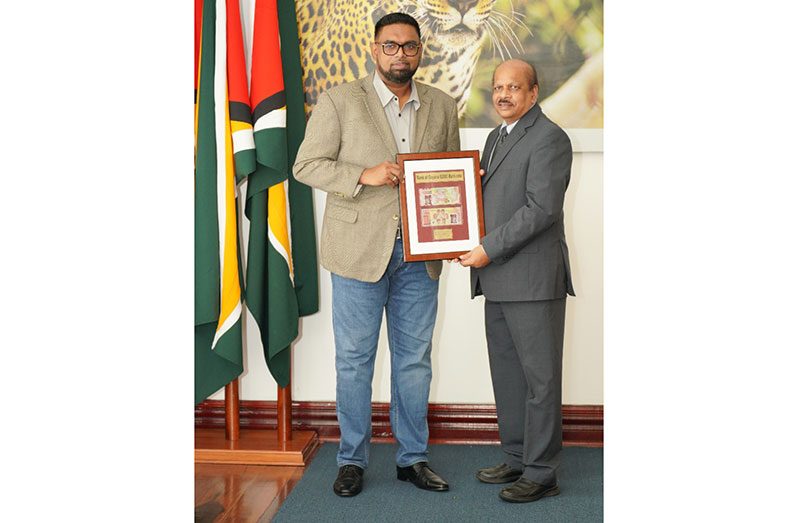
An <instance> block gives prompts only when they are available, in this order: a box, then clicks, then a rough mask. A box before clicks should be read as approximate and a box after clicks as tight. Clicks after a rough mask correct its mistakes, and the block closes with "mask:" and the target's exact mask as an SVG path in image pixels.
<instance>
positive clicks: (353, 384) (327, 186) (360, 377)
mask: <svg viewBox="0 0 798 523" xmlns="http://www.w3.org/2000/svg"><path fill="white" fill-rule="evenodd" d="M374 32H375V35H374V40H375V42H374V43H372V45H371V54H372V58H373V59H374V63H375V64H376V66H377V67H376V71H375V73H374V74H373V75H370V76H367V77H365V78H361V79H359V80H356V81H353V82H349V83H346V84H343V85H340V86H336V87H333V88H331V89H329V90H328V91H326V92H324V93H322V94H321V95H320V96H319V100H318V102H317V104H316V106H315V108H314V110H313V114H312V116H311V118H310V120H309V122H308V127H307V131H306V133H305V140H304V142H303V143H302V145H301V147H300V148H299V152H298V154H297V159H296V163H295V164H294V176H295V177H296V179H297V180H299V181H301V182H303V183H306V184H308V185H310V186H312V187H315V188H317V189H321V190H322V191H325V192H326V193H327V204H326V209H325V212H324V223H323V226H322V237H321V264H322V266H324V268H326V269H327V270H329V271H330V272H331V273H332V289H333V294H332V308H333V332H334V335H335V370H336V411H337V414H338V423H339V425H340V428H341V443H340V446H339V450H338V455H337V462H338V467H339V469H338V476H337V478H336V480H335V482H334V484H333V490H334V491H335V493H336V494H338V495H339V496H354V495H357V494H358V493H359V492H360V491H361V488H362V483H363V472H364V470H365V469H366V468H367V466H368V448H369V439H370V436H371V382H372V378H373V374H374V360H375V356H376V352H377V341H378V337H379V332H380V327H381V323H382V315H383V311H384V312H385V315H386V318H387V323H388V342H389V347H390V353H391V409H390V416H391V427H392V429H393V433H394V435H395V436H396V439H397V441H398V442H399V450H398V452H397V455H396V466H397V477H398V479H401V480H405V481H411V482H412V483H413V484H415V485H416V486H417V487H419V488H422V489H425V490H435V491H443V490H448V484H447V483H446V481H445V480H444V479H443V478H441V477H440V476H439V475H437V474H436V473H435V472H433V471H432V469H430V468H429V465H428V464H427V442H428V438H429V430H428V427H427V404H428V401H429V387H430V381H431V378H432V366H431V362H430V355H431V350H432V332H433V327H434V325H435V316H436V313H437V306H438V277H439V276H440V272H441V262H440V261H433V262H426V263H425V262H414V263H405V262H404V261H403V250H402V241H401V239H400V237H399V234H398V233H399V231H400V230H401V228H400V222H399V220H400V208H399V197H398V189H397V186H398V185H399V183H402V177H403V173H402V172H401V170H400V168H399V166H398V165H397V163H396V154H397V153H408V152H439V151H457V150H459V149H460V135H459V129H458V123H457V106H456V104H455V101H454V100H453V99H452V98H451V97H449V96H448V95H446V94H444V93H443V92H442V91H440V90H438V89H435V88H433V87H430V86H426V85H423V84H420V83H417V82H414V81H412V76H413V74H414V73H415V71H416V69H417V68H418V64H419V62H420V60H421V56H422V45H421V36H420V30H419V27H418V23H417V22H416V20H415V19H413V18H412V17H410V16H409V15H406V14H401V13H392V14H389V15H386V16H385V17H383V18H382V19H381V20H380V21H378V22H377V24H376V26H375V31H374Z"/></svg>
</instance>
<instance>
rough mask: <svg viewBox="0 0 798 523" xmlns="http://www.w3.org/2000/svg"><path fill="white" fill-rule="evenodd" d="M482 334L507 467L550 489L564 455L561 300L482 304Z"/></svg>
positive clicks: (563, 310)
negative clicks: (483, 312) (484, 335)
mask: <svg viewBox="0 0 798 523" xmlns="http://www.w3.org/2000/svg"><path fill="white" fill-rule="evenodd" d="M485 331H486V336H487V341H488V357H489V360H490V371H491V378H492V380H493V393H494V395H495V398H496V410H497V414H498V418H499V438H500V440H501V447H502V450H503V451H504V453H505V463H506V464H507V465H509V466H510V467H512V468H514V469H519V470H523V477H525V478H527V479H529V480H531V481H534V482H536V483H541V484H544V485H550V484H553V483H555V482H556V481H557V468H558V467H559V462H560V450H561V449H562V352H563V335H564V331H565V298H560V299H555V300H542V301H521V302H507V301H503V302H495V301H489V300H485Z"/></svg>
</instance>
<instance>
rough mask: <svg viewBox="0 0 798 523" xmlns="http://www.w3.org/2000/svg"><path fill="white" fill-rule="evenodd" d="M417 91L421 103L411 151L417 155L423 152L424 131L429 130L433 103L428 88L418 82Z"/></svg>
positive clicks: (416, 116) (416, 117) (417, 113)
mask: <svg viewBox="0 0 798 523" xmlns="http://www.w3.org/2000/svg"><path fill="white" fill-rule="evenodd" d="M416 90H417V91H418V100H419V102H421V103H420V104H419V108H418V110H417V111H416V114H415V127H416V129H415V131H414V132H413V143H411V144H410V151H411V152H414V153H417V152H419V151H420V150H421V143H422V140H423V139H424V131H426V130H427V122H428V121H429V113H430V107H431V106H432V102H431V100H430V98H429V96H428V93H427V88H426V87H425V86H424V85H423V84H420V83H418V82H416Z"/></svg>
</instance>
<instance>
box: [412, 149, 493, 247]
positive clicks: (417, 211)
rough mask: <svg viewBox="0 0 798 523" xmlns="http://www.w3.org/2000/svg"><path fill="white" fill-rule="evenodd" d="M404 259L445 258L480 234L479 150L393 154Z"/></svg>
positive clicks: (475, 240) (472, 244)
mask: <svg viewBox="0 0 798 523" xmlns="http://www.w3.org/2000/svg"><path fill="white" fill-rule="evenodd" d="M396 161H397V163H398V164H399V166H400V167H402V170H403V171H404V173H405V178H404V182H403V183H401V184H399V199H400V203H401V207H402V243H403V244H404V259H405V261H426V260H448V259H452V258H456V257H457V256H459V255H461V254H463V253H466V252H468V251H470V250H471V249H473V248H474V247H476V246H477V245H479V239H480V238H481V237H482V236H484V235H485V219H484V217H483V215H482V181H481V179H480V176H479V151H457V152H446V153H411V154H398V155H397V156H396Z"/></svg>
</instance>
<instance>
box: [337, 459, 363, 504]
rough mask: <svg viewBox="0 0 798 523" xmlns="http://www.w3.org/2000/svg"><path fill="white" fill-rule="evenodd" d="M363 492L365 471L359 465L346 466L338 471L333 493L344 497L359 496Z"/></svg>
mask: <svg viewBox="0 0 798 523" xmlns="http://www.w3.org/2000/svg"><path fill="white" fill-rule="evenodd" d="M361 490H363V469H362V468H360V467H358V466H357V465H344V466H343V467H341V468H339V469H338V477H337V478H335V483H333V491H335V493H336V494H338V495H339V496H342V497H345V498H347V497H350V496H357V495H358V494H360V491H361Z"/></svg>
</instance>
